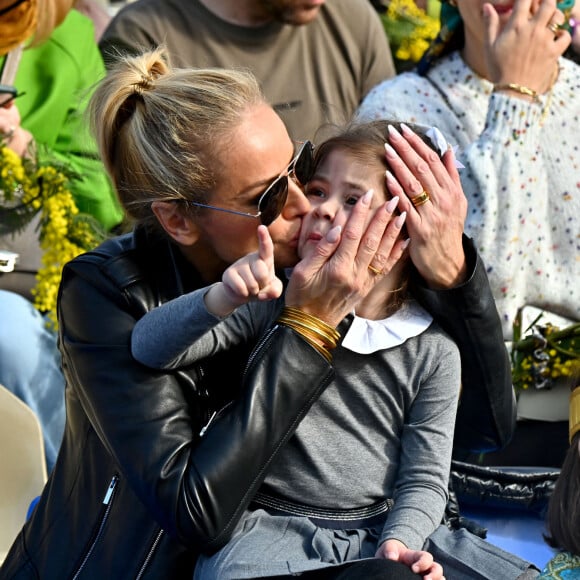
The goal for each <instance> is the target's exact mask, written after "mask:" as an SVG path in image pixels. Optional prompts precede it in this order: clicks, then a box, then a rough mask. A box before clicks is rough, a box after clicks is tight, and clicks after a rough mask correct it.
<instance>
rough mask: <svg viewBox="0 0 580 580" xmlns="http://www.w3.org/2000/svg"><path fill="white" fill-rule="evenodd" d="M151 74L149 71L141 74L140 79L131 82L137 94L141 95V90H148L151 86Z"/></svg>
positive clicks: (152, 79)
mask: <svg viewBox="0 0 580 580" xmlns="http://www.w3.org/2000/svg"><path fill="white" fill-rule="evenodd" d="M154 80H155V79H154V78H153V75H152V74H151V73H147V74H142V75H141V79H140V80H138V81H137V82H136V83H131V86H132V87H133V91H134V92H135V93H137V94H138V95H142V94H143V91H148V90H149V89H151V88H152V87H153V81H154Z"/></svg>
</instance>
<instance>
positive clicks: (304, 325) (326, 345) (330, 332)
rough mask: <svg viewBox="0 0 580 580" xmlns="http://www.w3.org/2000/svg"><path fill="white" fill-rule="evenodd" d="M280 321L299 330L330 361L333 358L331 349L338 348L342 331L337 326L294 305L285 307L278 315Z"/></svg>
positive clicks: (296, 330)
mask: <svg viewBox="0 0 580 580" xmlns="http://www.w3.org/2000/svg"><path fill="white" fill-rule="evenodd" d="M278 323H279V324H283V325H284V326H288V327H289V328H291V329H292V330H294V331H295V332H297V333H298V334H299V335H300V336H302V338H304V340H306V342H308V344H310V345H311V346H312V347H314V348H315V349H316V350H317V351H318V352H319V353H320V354H321V355H322V356H323V357H324V358H325V359H326V360H327V361H328V362H330V360H331V358H332V357H331V354H330V351H331V350H332V349H333V348H336V345H337V344H338V341H339V339H340V333H339V332H338V330H336V328H333V327H332V326H330V325H329V324H326V322H324V321H323V320H320V318H316V316H312V315H311V314H308V313H306V312H304V311H302V310H300V309H299V308H294V307H293V306H285V307H284V309H283V310H282V313H281V314H280V316H279V317H278Z"/></svg>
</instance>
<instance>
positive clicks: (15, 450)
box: [0, 385, 47, 565]
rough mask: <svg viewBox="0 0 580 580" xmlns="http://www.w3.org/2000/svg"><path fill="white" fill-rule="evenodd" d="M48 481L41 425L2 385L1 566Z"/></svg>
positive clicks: (0, 465) (0, 442) (0, 447)
mask: <svg viewBox="0 0 580 580" xmlns="http://www.w3.org/2000/svg"><path fill="white" fill-rule="evenodd" d="M46 479H47V473H46V461H45V457H44V441H43V439H42V429H41V427H40V423H39V421H38V419H37V417H36V415H35V413H34V412H33V411H32V409H30V408H29V407H28V406H27V405H25V404H24V403H23V402H22V401H21V400H20V399H19V398H18V397H16V396H14V395H13V394H12V393H11V392H10V391H9V390H8V389H6V388H5V387H3V386H2V385H0V565H1V564H2V562H3V561H4V559H5V558H6V554H7V553H8V550H9V549H10V546H11V545H12V543H13V542H14V539H15V538H16V536H17V535H18V532H19V531H20V529H21V528H22V525H23V524H24V522H25V520H26V514H27V511H28V507H29V506H30V503H31V502H32V500H33V499H34V498H35V497H37V496H38V495H40V493H41V491H42V488H43V487H44V484H45V483H46Z"/></svg>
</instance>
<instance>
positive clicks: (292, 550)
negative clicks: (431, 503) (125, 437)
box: [194, 509, 539, 580]
mask: <svg viewBox="0 0 580 580" xmlns="http://www.w3.org/2000/svg"><path fill="white" fill-rule="evenodd" d="M382 529H383V523H379V524H377V525H376V526H374V527H369V528H364V527H363V528H356V529H327V528H323V527H320V526H318V525H316V524H315V523H313V522H312V521H311V520H309V519H308V518H306V517H301V516H286V515H272V514H270V513H268V512H267V511H265V510H262V509H257V510H255V511H248V512H246V514H245V515H244V517H243V518H242V521H241V522H240V524H239V525H238V527H237V529H236V532H235V534H234V536H233V537H232V539H231V540H230V542H229V543H228V544H227V545H226V546H225V547H223V548H222V549H221V550H220V551H219V552H217V553H215V554H214V555H213V556H200V558H199V560H198V563H197V566H196V568H195V573H194V579H195V580H234V579H240V580H241V579H248V578H264V577H268V576H281V575H288V574H295V575H298V576H299V575H300V573H301V572H305V571H307V570H317V569H320V568H325V567H328V566H336V565H338V564H343V563H345V562H354V561H357V560H361V559H366V558H373V557H374V555H375V552H376V550H377V542H378V539H379V537H380V534H381V531H382ZM423 549H425V550H427V551H429V552H431V553H432V554H433V557H434V559H435V561H436V562H438V563H439V564H441V565H442V566H443V573H444V575H445V577H446V578H447V580H515V579H517V578H526V579H528V578H535V577H536V576H537V575H538V574H539V570H538V569H537V568H536V567H535V566H533V565H532V564H530V562H526V561H525V560H522V559H521V558H519V557H518V556H516V555H514V554H510V553H508V552H505V551H504V550H502V549H501V548H498V547H497V546H495V545H493V544H490V543H489V542H487V541H486V540H483V539H481V538H480V537H478V536H475V535H473V534H471V533H470V532H468V531H467V530H465V529H459V530H449V529H448V528H447V527H446V526H444V525H441V526H439V527H438V528H437V529H436V530H435V531H434V532H433V533H432V534H431V536H429V538H428V539H427V541H426V542H425V546H424V548H423Z"/></svg>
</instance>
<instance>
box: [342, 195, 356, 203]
mask: <svg viewBox="0 0 580 580" xmlns="http://www.w3.org/2000/svg"><path fill="white" fill-rule="evenodd" d="M358 199H359V198H358V197H356V196H354V195H349V196H348V197H347V198H346V199H345V201H344V202H345V203H346V205H356V202H357V201H358Z"/></svg>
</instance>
